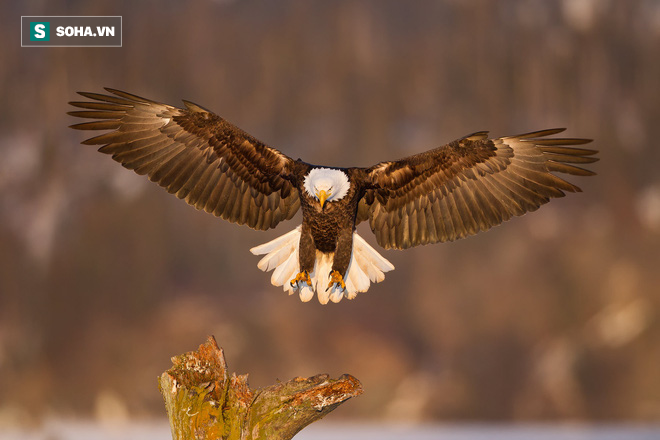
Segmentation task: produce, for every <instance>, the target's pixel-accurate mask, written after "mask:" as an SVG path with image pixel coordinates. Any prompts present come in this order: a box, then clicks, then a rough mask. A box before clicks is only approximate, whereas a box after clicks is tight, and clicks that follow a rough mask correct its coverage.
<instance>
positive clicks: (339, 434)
mask: <svg viewBox="0 0 660 440" xmlns="http://www.w3.org/2000/svg"><path fill="white" fill-rule="evenodd" d="M170 438H171V434H170V429H169V426H168V425H167V423H166V422H153V423H133V424H128V425H123V426H114V427H110V426H102V425H98V424H93V423H89V422H65V421H52V422H48V423H46V424H45V425H44V426H42V427H41V428H39V429H35V430H27V431H19V430H2V429H0V440H169V439H170ZM295 438H296V440H331V439H332V440H335V439H342V440H353V439H355V440H395V439H396V440H400V439H411V440H430V439H441V440H486V439H488V440H658V439H660V425H551V424H548V425H493V424H469V425H422V426H419V425H412V426H406V425H389V426H388V425H377V424H333V423H323V422H321V423H317V425H316V426H310V427H308V428H306V429H304V430H303V431H302V432H300V433H299V434H298V435H297V436H296V437H295Z"/></svg>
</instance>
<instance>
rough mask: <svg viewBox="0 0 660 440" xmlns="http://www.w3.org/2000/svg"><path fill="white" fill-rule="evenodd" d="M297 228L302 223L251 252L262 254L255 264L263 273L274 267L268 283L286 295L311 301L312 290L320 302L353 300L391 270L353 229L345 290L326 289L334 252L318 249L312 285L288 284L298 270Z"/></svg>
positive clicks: (335, 287)
mask: <svg viewBox="0 0 660 440" xmlns="http://www.w3.org/2000/svg"><path fill="white" fill-rule="evenodd" d="M300 230H301V226H298V227H297V228H296V229H294V230H292V231H290V232H288V233H286V234H284V235H282V236H280V237H277V238H276V239H274V240H271V241H269V242H268V243H264V244H262V245H260V246H256V247H253V248H252V249H250V252H252V253H253V254H254V255H264V254H265V256H264V257H263V258H262V259H261V260H260V261H259V263H258V264H257V267H259V269H261V270H263V271H264V272H268V271H270V270H273V269H274V270H273V275H272V276H271V279H270V282H271V283H272V284H273V285H274V286H282V287H283V288H284V291H286V292H289V295H291V294H293V293H294V292H297V293H298V294H299V295H300V300H301V301H303V302H307V301H309V300H311V299H312V298H313V297H314V293H316V294H317V296H318V299H319V302H320V303H321V304H327V303H328V301H332V302H335V303H337V302H339V301H341V299H342V298H343V297H346V298H348V299H353V298H355V297H356V296H357V294H358V293H359V292H366V291H367V290H369V286H370V285H371V283H379V282H381V281H383V280H384V279H385V272H389V271H390V270H393V269H394V266H393V265H392V263H390V262H389V261H387V260H386V259H385V258H384V257H383V256H382V255H380V254H379V253H378V252H377V251H376V250H375V249H374V248H373V247H371V246H370V245H369V243H367V242H366V241H365V240H364V239H363V238H362V237H360V236H359V235H358V234H357V232H354V233H353V251H352V253H351V261H350V263H349V265H348V270H347V271H346V276H345V277H344V282H345V283H346V289H341V288H339V287H337V286H336V285H335V286H333V287H332V288H331V289H328V288H327V287H328V284H329V283H330V272H331V271H332V261H333V257H334V254H332V253H330V254H325V253H323V252H320V251H316V263H315V265H314V270H313V271H312V273H310V274H309V275H310V278H311V280H312V285H311V286H308V285H307V283H299V284H300V288H298V286H297V285H296V286H291V282H290V281H291V280H292V279H294V278H295V277H296V275H297V274H298V273H299V272H300V270H299V262H298V260H299V258H298V246H299V244H300Z"/></svg>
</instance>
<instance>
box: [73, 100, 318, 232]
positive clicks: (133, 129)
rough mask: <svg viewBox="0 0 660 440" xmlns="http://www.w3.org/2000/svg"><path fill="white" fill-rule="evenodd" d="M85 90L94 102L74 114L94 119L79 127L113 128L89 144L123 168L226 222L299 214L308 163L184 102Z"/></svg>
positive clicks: (259, 224) (252, 222)
mask: <svg viewBox="0 0 660 440" xmlns="http://www.w3.org/2000/svg"><path fill="white" fill-rule="evenodd" d="M106 90H107V91H108V92H110V93H112V95H102V94H98V93H87V92H80V94H81V95H82V96H84V97H85V98H88V99H89V101H76V102H71V103H70V104H71V105H73V106H75V107H78V108H82V109H84V110H78V111H73V112H69V114H70V115H72V116H77V117H79V118H85V119H91V122H83V123H81V124H76V125H72V126H71V127H72V128H75V129H78V130H112V131H110V132H109V133H105V134H101V135H99V136H95V137H93V138H91V139H87V140H86V141H84V142H83V143H84V144H88V145H101V148H100V149H99V151H101V152H102V153H106V154H110V155H112V158H113V159H114V160H116V161H117V162H119V163H121V164H122V165H123V166H124V167H126V168H128V169H131V170H133V171H135V172H136V173H138V174H146V175H147V176H148V177H149V179H150V180H151V181H153V182H156V183H158V184H159V185H160V186H162V187H163V188H165V189H166V190H167V191H168V192H169V193H171V194H174V195H176V196H177V197H178V198H180V199H183V200H185V201H186V202H188V203H189V204H190V205H192V206H194V207H195V208H197V209H203V210H204V211H206V212H209V213H212V214H213V215H216V216H218V217H222V218H224V219H225V220H229V221H230V222H233V223H238V224H241V225H247V226H249V227H251V228H254V229H260V230H265V229H269V228H273V227H275V225H277V224H278V223H279V222H281V221H283V220H288V219H290V218H291V217H293V215H294V214H295V213H296V211H298V208H299V207H300V197H299V194H298V190H297V189H296V185H295V182H293V180H292V177H293V176H295V175H297V174H300V171H301V170H300V169H301V168H302V169H303V171H304V169H307V168H308V167H309V166H308V165H307V164H305V163H304V162H302V161H294V160H293V159H291V158H290V157H288V156H286V155H285V154H283V153H281V152H280V151H278V150H276V149H275V148H272V147H269V146H267V145H265V144H264V143H262V142H260V141H259V140H257V139H255V138H254V137H252V136H251V135H249V134H248V133H246V132H244V131H243V130H241V129H240V128H238V127H236V126H234V125H232V124H231V123H229V122H228V121H226V120H224V119H222V118H221V117H220V116H218V115H216V114H214V113H212V112H210V111H208V110H206V109H204V108H202V107H200V106H198V105H196V104H193V103H191V102H187V101H184V103H185V105H186V108H183V109H182V108H177V107H173V106H171V105H167V104H161V103H159V102H156V101H151V100H149V99H146V98H141V97H139V96H136V95H132V94H129V93H126V92H122V91H119V90H114V89H109V88H106Z"/></svg>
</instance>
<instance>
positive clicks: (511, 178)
mask: <svg viewBox="0 0 660 440" xmlns="http://www.w3.org/2000/svg"><path fill="white" fill-rule="evenodd" d="M562 131H563V129H550V130H543V131H536V132H531V133H526V134H522V135H518V136H510V137H503V138H499V139H488V133H487V132H478V133H474V134H472V135H470V136H467V137H464V138H462V139H459V140H457V141H454V142H452V143H450V144H448V145H445V146H442V147H440V148H436V149H434V150H430V151H427V152H425V153H421V154H417V155H414V156H411V157H408V158H405V159H402V160H398V161H394V162H382V163H379V164H378V165H375V166H373V167H371V168H369V169H368V170H367V176H368V180H369V181H370V182H369V183H370V184H371V185H372V186H371V188H369V189H368V190H367V191H366V194H365V196H364V198H363V199H362V200H361V201H360V204H359V205H358V216H357V222H358V223H359V222H360V221H364V220H367V219H368V220H369V224H370V226H371V230H372V231H373V232H374V234H375V235H376V239H377V241H378V244H380V245H381V246H383V247H384V248H386V249H389V248H395V249H405V248H409V247H412V246H417V245H422V244H429V243H436V242H441V241H452V240H456V239H459V238H463V237H466V236H468V235H472V234H476V233H478V232H479V231H485V230H487V229H489V228H491V227H493V226H495V225H498V224H500V223H502V222H504V221H506V220H508V219H510V218H511V217H512V216H517V215H522V214H524V213H526V212H529V211H534V210H536V209H537V208H538V207H539V206H541V205H543V204H544V203H547V202H548V201H550V199H551V198H554V197H563V196H564V191H569V192H576V191H580V188H578V187H577V186H575V185H573V184H571V183H569V182H567V181H565V180H563V179H562V178H560V177H557V176H555V175H554V174H552V173H553V172H561V173H567V174H572V175H578V176H589V175H593V174H594V173H593V172H592V171H589V170H586V169H583V168H580V167H578V166H576V165H574V164H588V163H592V162H595V161H597V160H598V159H597V158H595V157H593V155H594V154H596V153H597V151H595V150H587V149H583V148H576V147H573V146H574V145H581V144H585V143H588V142H590V140H587V139H568V138H547V137H545V136H549V135H553V134H556V133H560V132H562Z"/></svg>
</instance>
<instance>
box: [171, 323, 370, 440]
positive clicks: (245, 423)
mask: <svg viewBox="0 0 660 440" xmlns="http://www.w3.org/2000/svg"><path fill="white" fill-rule="evenodd" d="M172 363H173V364H174V366H173V367H172V368H170V369H169V370H167V371H166V372H164V373H163V374H162V375H161V376H160V378H159V381H158V382H159V388H160V392H161V393H162V395H163V398H164V399H165V407H166V409H167V415H168V417H169V419H170V426H171V427H172V438H173V439H174V440H193V439H195V440H202V439H208V440H212V439H213V440H216V439H231V440H234V439H236V440H238V439H240V440H257V439H269V440H288V439H291V438H292V437H293V436H294V435H296V434H297V433H298V432H299V431H300V430H301V429H303V428H304V427H305V426H307V425H309V424H310V423H312V422H314V421H316V420H319V419H321V418H322V417H324V416H326V415H327V414H328V413H329V412H330V411H332V410H334V409H335V408H337V407H338V406H339V405H340V404H341V403H343V402H345V401H346V400H348V399H350V398H351V397H354V396H358V395H360V394H362V385H361V384H360V382H359V381H358V380H357V379H356V378H355V377H353V376H351V375H348V374H345V375H343V376H341V377H340V378H338V379H330V377H329V376H328V375H327V374H319V375H317V376H313V377H309V378H307V379H304V378H301V377H296V378H294V379H291V380H290V381H288V382H285V383H276V384H275V385H271V386H268V387H265V388H259V389H257V390H251V389H250V387H249V386H248V383H247V377H248V376H247V374H243V375H240V376H236V374H235V373H233V374H232V375H231V376H230V375H229V373H228V371H227V363H226V361H225V355H224V352H223V350H222V349H221V348H219V347H218V345H217V343H216V341H215V338H214V337H213V336H209V338H208V340H207V342H206V343H205V344H202V345H200V346H199V349H198V350H197V351H195V352H189V353H185V354H182V355H179V356H175V357H173V358H172Z"/></svg>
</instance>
